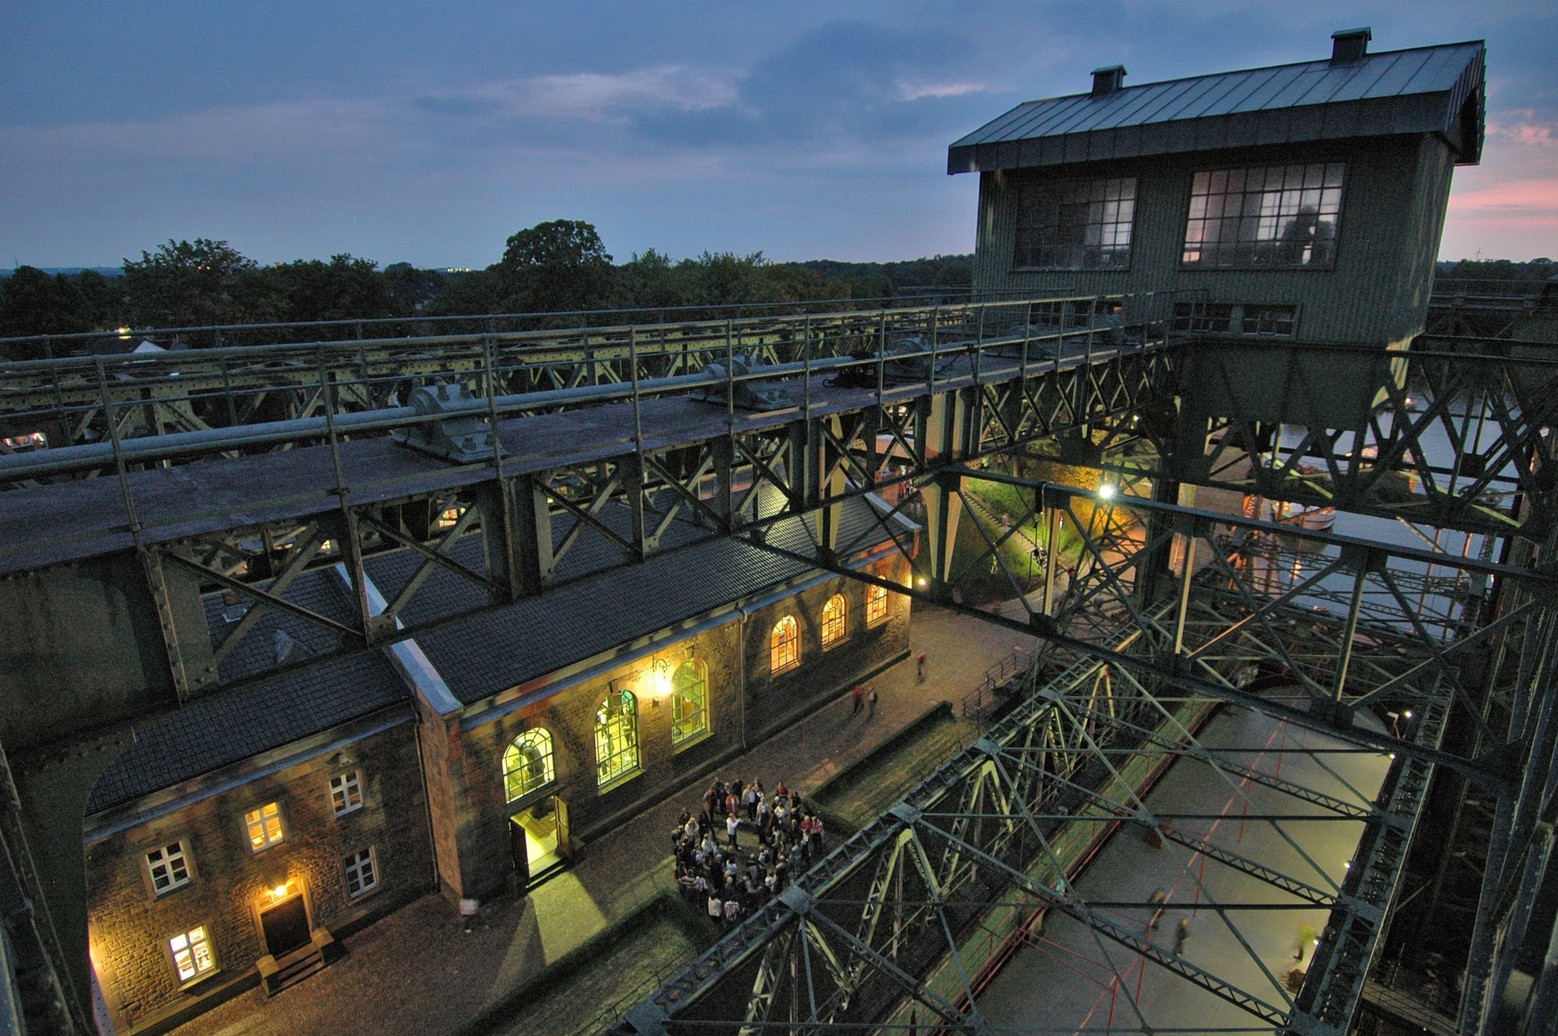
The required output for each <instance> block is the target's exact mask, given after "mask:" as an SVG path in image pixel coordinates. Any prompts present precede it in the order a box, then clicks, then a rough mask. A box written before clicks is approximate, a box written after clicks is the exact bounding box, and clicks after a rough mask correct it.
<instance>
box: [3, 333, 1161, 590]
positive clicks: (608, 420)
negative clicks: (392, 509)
mask: <svg viewBox="0 0 1558 1036" xmlns="http://www.w3.org/2000/svg"><path fill="white" fill-rule="evenodd" d="M1132 351H1136V350H1134V349H1130V348H1106V349H1096V348H1095V349H1092V350H1090V351H1088V352H1086V353H1083V352H1080V351H1078V352H1074V353H1071V354H1068V355H1064V356H1062V358H1061V359H1059V360H1058V361H1044V362H1041V363H1030V364H1029V365H1028V366H1027V367H1026V368H1024V367H1023V366H1022V365H1021V364H1020V363H1019V361H1017V360H1016V359H1012V358H1002V357H992V356H990V355H989V354H981V355H979V356H978V357H976V358H973V359H971V358H969V357H967V356H966V355H964V354H962V353H961V352H959V354H958V355H957V356H956V357H955V358H948V359H945V360H943V361H942V362H943V363H944V365H945V366H944V368H943V369H941V370H938V371H937V373H936V376H935V378H934V379H933V383H932V382H929V381H927V382H920V381H916V382H913V383H907V384H905V383H902V382H899V383H894V382H887V383H886V384H885V385H884V386H883V388H882V390H881V391H880V392H878V390H877V389H876V388H852V387H841V386H838V385H834V384H831V383H830V382H831V381H832V380H833V379H832V378H831V377H829V376H822V375H813V376H812V377H811V378H809V379H806V378H799V377H797V378H793V379H788V380H785V381H784V382H783V383H782V384H783V386H784V388H785V389H786V390H787V391H788V392H789V393H790V395H791V397H792V399H793V400H795V405H793V406H790V407H787V408H784V409H779V410H772V411H765V412H753V411H746V410H740V409H738V410H735V411H733V412H732V411H730V410H729V409H728V408H727V407H726V406H725V405H723V404H722V403H720V402H717V401H716V402H707V401H703V400H699V399H696V398H694V397H693V396H692V395H690V394H687V393H685V392H683V393H681V394H676V395H657V396H650V395H641V396H639V397H637V400H636V403H633V402H625V403H617V404H605V405H591V406H585V407H580V408H577V409H572V410H565V411H561V412H552V413H538V414H527V415H524V416H520V417H510V418H500V420H499V422H498V438H499V440H500V442H501V444H502V447H503V453H504V460H503V474H504V475H506V476H512V475H518V474H529V473H535V472H541V471H547V470H553V469H558V468H564V467H569V466H573V465H582V464H589V463H591V462H595V461H601V460H606V459H609V458H614V457H620V456H623V455H624V454H628V453H632V452H634V451H635V450H636V448H637V447H638V443H637V442H636V439H635V421H634V408H635V405H636V407H637V410H638V415H639V418H638V420H639V424H641V426H642V429H643V442H642V448H643V449H644V450H645V451H656V450H661V449H665V448H670V447H675V446H679V445H684V444H691V443H697V442H704V441H708V440H710V439H715V438H719V437H723V436H726V435H729V434H732V433H734V434H746V433H757V432H764V431H771V430H774V429H779V428H783V427H785V426H786V425H788V424H790V423H792V422H794V421H797V420H802V419H815V418H823V417H829V416H832V415H836V414H846V413H852V412H856V411H860V410H862V409H869V408H880V407H885V406H892V405H895V404H903V403H909V402H912V401H913V400H915V399H918V398H921V397H925V396H927V395H929V394H931V393H932V392H938V393H939V392H945V391H952V390H956V389H960V388H966V387H969V386H972V385H975V384H989V383H992V382H1001V381H1009V380H1013V379H1016V378H1020V377H1022V376H1023V375H1024V373H1026V374H1027V375H1029V376H1030V377H1031V376H1034V375H1042V374H1046V373H1054V372H1055V371H1057V370H1071V369H1074V368H1076V367H1079V366H1084V365H1086V364H1089V363H1100V362H1104V361H1107V360H1110V359H1113V358H1116V357H1118V356H1119V355H1121V354H1124V353H1127V352H1132ZM976 361H977V363H978V365H979V373H978V376H977V377H976V376H975V374H974V366H973V364H974V363H975V362H976ZM715 392H716V394H720V387H719V386H715ZM63 452H66V451H62V453H63ZM339 457H340V471H341V481H340V483H338V482H337V476H336V470H335V462H334V458H333V454H332V449H331V447H330V446H328V445H313V446H300V447H297V448H294V449H289V450H280V451H273V452H267V453H263V454H255V455H250V456H242V457H222V458H208V459H205V460H201V461H197V462H194V463H187V464H179V465H175V466H173V467H157V468H149V469H144V470H139V471H129V472H127V473H126V475H125V484H126V486H127V487H128V489H129V493H130V496H131V498H132V499H133V503H134V510H135V520H136V521H138V522H139V523H140V526H141V536H142V539H143V541H144V542H147V543H161V542H168V541H171V540H177V539H181V538H184V537H188V536H195V535H203V534H209V533H215V532H220V531H224V530H228V529H235V528H245V527H253V526H258V525H263V524H265V523H269V522H273V521H281V520H287V519H294V518H302V517H304V516H308V515H315V514H319V513H321V512H324V511H328V510H331V509H333V508H335V507H337V506H339V503H340V501H339V499H338V495H337V491H338V490H344V494H343V495H344V496H345V498H346V499H347V500H349V501H350V502H351V503H353V504H368V503H375V502H383V501H391V500H396V499H400V498H404V497H409V496H413V495H421V494H427V493H433V492H439V491H446V490H452V489H461V488H467V487H471V486H475V485H478V484H481V483H483V482H488V481H491V480H492V478H493V477H494V470H493V466H492V465H491V463H490V462H488V463H473V464H464V465H460V464H453V463H451V462H448V461H445V460H441V459H438V458H435V457H432V456H429V455H427V454H424V453H421V452H418V451H416V450H413V449H409V448H407V447H405V446H403V445H401V444H399V443H397V442H395V441H393V440H391V439H389V438H388V437H384V436H378V437H370V438H361V439H356V440H351V441H344V442H342V443H341V444H340V449H339ZM130 522H131V519H130V515H129V509H128V507H127V506H126V499H125V493H124V492H123V489H122V488H121V485H120V482H119V480H118V479H115V478H113V477H107V476H104V477H97V478H89V479H82V480H78V481H71V482H60V483H53V484H46V485H38V486H32V487H24V488H20V489H14V490H11V491H9V492H4V493H0V527H4V528H8V529H14V530H25V533H24V534H21V535H17V536H16V537H15V539H13V540H12V541H11V542H10V543H8V544H6V545H5V546H3V547H0V574H8V573H12V572H18V571H26V570H29V569H33V568H40V567H43V566H46V565H52V564H59V563H62V562H66V561H72V560H79V559H82V558H87V557H92V556H97V555H101V554H106V553H111V552H115V551H119V550H123V549H127V548H129V547H131V546H132V545H133V543H134V537H133V535H132V531H131V525H130Z"/></svg>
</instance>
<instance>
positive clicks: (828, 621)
mask: <svg viewBox="0 0 1558 1036" xmlns="http://www.w3.org/2000/svg"><path fill="white" fill-rule="evenodd" d="M847 610H848V606H847V605H845V604H844V595H843V594H834V595H833V596H832V597H829V598H828V603H826V604H824V605H823V606H822V648H823V650H824V651H826V650H827V649H828V648H830V647H832V646H833V645H834V644H837V643H839V642H840V641H841V640H843V639H844V629H845V624H844V619H845V618H846V613H847Z"/></svg>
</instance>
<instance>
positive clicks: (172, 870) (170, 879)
mask: <svg viewBox="0 0 1558 1036" xmlns="http://www.w3.org/2000/svg"><path fill="white" fill-rule="evenodd" d="M146 867H147V870H148V871H150V873H151V887H152V891H153V892H155V893H156V894H157V895H159V896H160V895H162V894H163V893H164V892H171V891H172V890H173V889H176V888H178V887H179V886H180V885H188V884H189V861H188V859H187V858H186V857H185V855H184V843H183V842H174V843H173V844H171V845H165V846H163V847H162V848H161V849H153V850H152V851H151V852H149V853H147V854H146Z"/></svg>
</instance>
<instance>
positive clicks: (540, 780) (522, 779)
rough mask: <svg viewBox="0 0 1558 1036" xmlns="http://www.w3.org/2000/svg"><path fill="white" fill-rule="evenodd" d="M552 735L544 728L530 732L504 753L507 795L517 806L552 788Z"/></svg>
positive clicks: (516, 739)
mask: <svg viewBox="0 0 1558 1036" xmlns="http://www.w3.org/2000/svg"><path fill="white" fill-rule="evenodd" d="M554 777H555V772H554V771H553V769H552V735H551V734H550V733H548V732H547V731H546V730H543V729H542V728H540V727H537V728H535V729H534V730H527V731H525V732H524V733H523V734H521V735H519V736H518V737H516V738H515V739H514V740H513V742H512V743H511V744H510V745H509V746H508V748H506V749H504V750H503V794H504V795H505V796H507V798H508V801H510V802H513V801H514V800H515V799H517V798H522V797H524V796H526V795H529V794H530V793H531V792H533V791H535V790H536V789H537V788H540V787H544V786H545V785H547V784H550V783H551V782H552V780H553V778H554Z"/></svg>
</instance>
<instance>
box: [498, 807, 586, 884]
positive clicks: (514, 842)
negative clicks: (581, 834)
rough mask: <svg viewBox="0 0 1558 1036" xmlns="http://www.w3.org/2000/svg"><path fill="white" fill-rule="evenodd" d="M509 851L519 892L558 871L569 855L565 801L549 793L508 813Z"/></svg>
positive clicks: (570, 852)
mask: <svg viewBox="0 0 1558 1036" xmlns="http://www.w3.org/2000/svg"><path fill="white" fill-rule="evenodd" d="M509 851H510V852H511V853H512V854H513V857H514V876H515V879H516V881H517V883H518V886H519V891H520V892H524V891H525V890H526V889H529V888H534V887H535V886H536V885H539V884H540V883H541V882H542V881H545V880H546V879H547V878H550V877H551V876H552V875H554V874H556V873H557V872H558V871H560V870H562V869H563V867H565V866H566V865H567V863H568V860H569V859H570V857H571V856H572V847H571V846H570V844H569V840H568V804H567V803H566V802H564V801H563V800H562V799H561V798H559V797H558V796H555V795H551V796H548V797H546V798H544V799H542V800H541V801H539V802H537V803H536V804H535V805H533V806H531V807H530V808H529V809H522V810H520V811H519V812H518V813H515V814H513V815H512V816H510V817H509Z"/></svg>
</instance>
